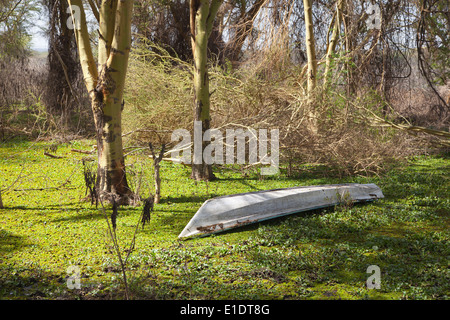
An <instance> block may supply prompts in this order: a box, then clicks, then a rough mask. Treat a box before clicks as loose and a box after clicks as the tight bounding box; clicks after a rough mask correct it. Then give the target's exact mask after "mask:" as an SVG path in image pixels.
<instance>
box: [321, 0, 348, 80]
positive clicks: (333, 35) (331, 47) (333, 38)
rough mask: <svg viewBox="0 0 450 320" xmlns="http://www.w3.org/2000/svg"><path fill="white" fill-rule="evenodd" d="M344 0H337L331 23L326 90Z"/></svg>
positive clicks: (326, 67)
mask: <svg viewBox="0 0 450 320" xmlns="http://www.w3.org/2000/svg"><path fill="white" fill-rule="evenodd" d="M343 4H344V0H337V3H336V11H335V17H334V23H332V28H333V32H332V33H331V38H330V42H329V43H328V48H327V54H326V60H325V74H324V88H326V87H327V86H328V84H329V82H330V80H331V71H330V68H331V62H332V60H333V54H334V52H335V50H336V44H337V42H338V39H339V34H340V30H341V12H342V6H343Z"/></svg>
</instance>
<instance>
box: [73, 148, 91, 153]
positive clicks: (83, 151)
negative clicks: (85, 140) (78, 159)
mask: <svg viewBox="0 0 450 320" xmlns="http://www.w3.org/2000/svg"><path fill="white" fill-rule="evenodd" d="M70 151H72V152H78V153H84V154H93V153H94V151H86V150H78V149H71V150H70Z"/></svg>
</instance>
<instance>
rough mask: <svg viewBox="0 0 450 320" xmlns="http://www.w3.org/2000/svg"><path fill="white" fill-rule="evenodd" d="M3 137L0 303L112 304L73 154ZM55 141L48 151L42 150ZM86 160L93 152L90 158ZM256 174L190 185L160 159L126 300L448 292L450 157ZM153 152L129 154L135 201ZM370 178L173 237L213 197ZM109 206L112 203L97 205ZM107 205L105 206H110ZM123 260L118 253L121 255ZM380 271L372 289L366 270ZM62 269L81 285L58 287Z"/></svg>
mask: <svg viewBox="0 0 450 320" xmlns="http://www.w3.org/2000/svg"><path fill="white" fill-rule="evenodd" d="M91 144H92V141H72V142H70V143H62V144H59V145H58V146H57V149H56V151H55V152H54V153H55V154H56V155H58V156H60V157H62V158H49V157H47V156H45V155H43V152H45V151H46V150H48V148H49V147H50V145H51V143H44V142H39V143H35V142H28V141H22V140H14V141H10V142H8V143H5V144H3V145H2V146H1V148H0V170H1V173H2V174H1V176H0V189H4V188H5V187H7V186H9V185H10V184H11V183H13V182H14V181H16V180H17V177H18V174H19V173H20V177H19V179H18V180H17V182H16V183H15V184H14V186H13V187H12V188H10V189H8V191H6V192H5V193H4V194H2V196H3V204H4V209H0V253H1V255H0V297H1V298H2V299H123V298H124V286H123V283H122V277H121V266H120V264H119V262H118V260H117V258H116V255H115V254H114V248H113V246H112V243H111V241H110V238H109V237H108V235H107V223H106V221H105V217H104V214H103V213H102V211H101V210H100V208H96V207H95V205H93V204H91V202H90V201H83V199H85V197H86V195H87V192H89V191H88V190H86V188H85V186H84V176H83V169H82V168H83V166H82V159H83V158H84V161H89V156H87V157H86V155H83V154H79V153H74V152H71V149H82V150H89V149H90V146H91ZM53 150H55V148H53ZM94 163H95V161H94ZM287 166H288V164H283V165H282V168H281V173H280V174H279V175H276V176H270V177H263V178H264V179H262V177H261V176H260V175H259V174H258V171H257V170H256V169H255V168H248V169H245V170H244V169H242V168H241V169H240V170H237V168H236V167H215V168H214V170H215V173H216V175H217V177H218V180H217V181H213V182H209V183H206V182H195V181H193V180H191V179H190V178H189V175H190V170H189V168H188V167H183V166H181V165H177V164H173V163H170V162H166V161H163V162H162V163H161V178H162V184H161V202H160V203H159V204H157V205H155V207H154V211H153V212H152V215H151V220H150V222H149V223H147V224H146V225H145V227H143V228H142V227H139V228H138V229H137V233H136V242H135V246H134V249H133V250H132V252H131V254H130V255H129V259H128V263H127V270H126V271H127V276H128V287H129V293H130V296H131V298H133V299H448V292H449V289H450V288H449V283H450V282H449V280H450V279H449V273H448V261H449V260H448V258H449V255H450V251H449V250H450V248H449V246H448V243H449V237H450V235H449V231H448V230H449V222H450V221H449V213H450V198H449V196H448V195H449V194H450V193H449V188H448V186H449V184H448V172H449V168H450V164H449V160H448V156H440V157H437V156H435V157H425V156H420V157H416V158H414V159H410V160H408V163H407V164H402V165H400V166H397V167H395V168H393V169H392V170H391V171H389V172H387V173H386V174H380V175H379V176H372V177H363V176H354V177H344V178H342V177H340V176H339V175H335V174H332V172H327V170H326V168H322V170H323V171H322V173H323V174H321V173H319V172H317V171H314V170H315V168H314V167H312V170H313V171H309V168H311V167H309V168H308V167H307V166H305V167H303V168H302V170H301V171H299V172H297V173H296V175H295V177H292V176H291V177H288V176H287V175H286V172H287ZM151 168H152V166H151V159H149V158H148V155H147V154H145V153H142V154H140V153H134V154H130V155H129V156H127V170H128V173H129V178H128V179H129V180H130V181H131V182H132V183H133V182H134V185H136V181H138V180H137V179H138V178H139V179H141V180H142V181H143V182H142V184H141V185H140V190H141V191H140V192H141V193H142V198H145V197H147V196H148V194H149V193H150V192H152V191H153V189H152V188H153V186H152V184H151V183H150V181H152V174H153V173H152V169H151ZM343 182H359V183H369V182H373V183H376V184H377V185H378V186H379V187H380V188H381V189H382V191H383V193H384V195H385V199H382V200H378V201H376V202H373V203H369V204H363V205H353V206H349V205H345V204H344V205H340V206H336V207H334V208H327V209H323V210H316V211H313V212H307V213H303V214H297V215H292V216H288V217H285V218H281V219H276V220H271V221H267V222H264V223H259V224H254V225H249V226H246V227H242V228H239V229H235V230H233V231H229V232H226V233H219V234H217V235H213V236H209V237H203V238H195V239H191V240H187V241H179V240H178V239H177V237H178V234H179V233H180V232H181V230H182V229H183V228H184V226H185V225H186V224H187V223H188V221H189V220H190V218H191V217H192V216H193V215H194V214H195V212H196V211H197V210H198V208H199V207H200V206H201V204H202V203H203V202H204V201H205V200H207V199H209V198H211V197H214V196H221V195H226V194H234V193H239V192H248V191H256V190H265V189H272V188H282V187H291V186H297V185H317V184H326V183H343ZM107 210H110V209H107ZM141 212H142V207H141V206H138V207H122V208H119V214H118V217H117V222H116V223H117V229H116V232H117V238H118V241H119V243H120V244H121V246H120V247H121V248H123V249H122V250H125V248H128V246H127V244H129V243H130V241H131V238H132V237H133V234H134V230H135V226H136V224H137V223H138V222H139V219H140V216H141ZM108 213H110V211H108ZM123 255H124V256H126V255H128V252H123ZM370 265H377V266H379V268H380V270H381V288H380V289H372V290H369V289H368V288H367V287H366V280H367V278H368V277H369V275H370V274H368V273H366V271H367V268H368V266H370ZM70 266H77V267H78V268H79V270H80V276H81V279H80V281H81V288H80V289H69V288H68V286H67V282H68V280H70V277H71V276H72V274H71V273H70V272H68V268H69V267H70Z"/></svg>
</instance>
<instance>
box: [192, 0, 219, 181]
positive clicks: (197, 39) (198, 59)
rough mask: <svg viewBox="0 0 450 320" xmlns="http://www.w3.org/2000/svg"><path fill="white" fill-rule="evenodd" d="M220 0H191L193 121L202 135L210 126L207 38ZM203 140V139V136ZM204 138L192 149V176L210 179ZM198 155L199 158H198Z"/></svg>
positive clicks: (212, 176) (210, 170) (211, 173)
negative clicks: (205, 158)
mask: <svg viewBox="0 0 450 320" xmlns="http://www.w3.org/2000/svg"><path fill="white" fill-rule="evenodd" d="M221 3H222V0H211V2H210V1H209V0H191V3H190V27H191V44H192V53H193V56H194V121H201V124H202V133H201V135H202V137H203V134H204V132H205V131H206V130H208V129H209V128H210V122H211V117H210V93H209V79H208V67H207V62H208V39H209V36H210V35H211V31H212V27H213V23H214V18H215V16H216V13H217V11H218V9H219V7H220V5H221ZM202 141H203V139H202ZM207 144H208V143H207V142H202V153H201V154H200V155H199V154H198V153H196V152H194V163H193V165H192V174H191V177H192V178H193V179H195V180H213V179H215V176H214V174H213V172H212V167H211V165H210V164H206V163H205V161H203V150H204V149H205V147H206V146H207ZM199 156H201V157H202V159H198V157H199Z"/></svg>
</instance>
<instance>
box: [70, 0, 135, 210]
mask: <svg viewBox="0 0 450 320" xmlns="http://www.w3.org/2000/svg"><path fill="white" fill-rule="evenodd" d="M68 2H69V4H70V5H76V6H78V7H79V8H80V9H81V17H80V20H81V21H80V23H79V27H80V28H78V29H75V34H76V39H77V45H78V50H79V55H80V62H81V66H82V69H83V75H84V78H85V82H86V87H87V89H88V92H89V94H90V98H91V104H92V111H93V114H94V122H95V127H96V131H97V132H96V134H97V155H98V170H97V181H96V188H97V192H98V194H99V196H100V197H101V199H102V198H104V199H108V200H110V201H112V200H114V201H115V202H116V203H118V204H127V203H128V201H129V200H130V197H131V194H132V192H131V190H130V188H129V187H128V183H127V179H126V174H125V162H124V156H123V148H122V125H121V114H122V109H123V105H124V101H123V89H124V85H125V75H126V72H127V66H128V56H129V52H130V47H131V15H132V8H133V1H132V0H120V1H119V0H103V1H102V2H101V5H100V10H99V12H98V13H99V14H98V18H99V48H98V69H97V66H96V64H95V60H94V57H93V55H92V49H91V47H90V42H89V33H88V30H87V26H86V17H85V13H84V10H83V7H82V2H81V0H68ZM74 18H75V17H74ZM75 25H76V23H75Z"/></svg>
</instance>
